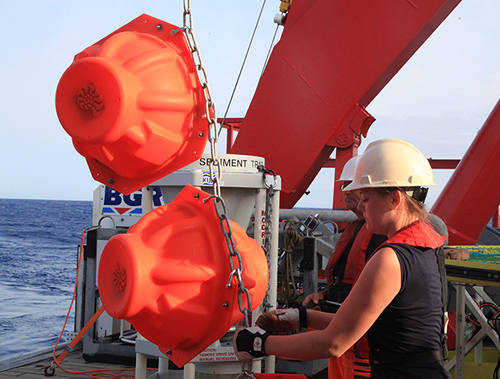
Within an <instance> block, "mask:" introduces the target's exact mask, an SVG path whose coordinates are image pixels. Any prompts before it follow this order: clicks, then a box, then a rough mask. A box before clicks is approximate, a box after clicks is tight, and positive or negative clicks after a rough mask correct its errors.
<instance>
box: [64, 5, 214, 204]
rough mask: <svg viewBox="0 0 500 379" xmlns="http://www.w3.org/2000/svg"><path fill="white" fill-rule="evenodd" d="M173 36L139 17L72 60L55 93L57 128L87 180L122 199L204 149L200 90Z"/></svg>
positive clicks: (180, 40)
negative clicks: (82, 161) (69, 142)
mask: <svg viewBox="0 0 500 379" xmlns="http://www.w3.org/2000/svg"><path fill="white" fill-rule="evenodd" d="M175 29H177V27H176V26H174V25H171V24H168V23H166V22H164V21H161V20H158V19H155V18H153V17H151V16H148V15H142V16H140V17H138V18H137V19H135V20H133V21H132V22H130V23H129V24H127V25H125V26H123V27H122V28H120V29H118V30H117V31H115V32H113V33H112V34H110V35H109V36H107V37H105V38H104V39H102V40H101V41H99V42H97V43H95V44H94V45H92V46H90V47H88V48H86V49H85V50H83V51H82V52H81V53H79V54H78V55H76V56H75V58H74V61H73V63H72V64H71V66H70V67H69V68H68V69H67V70H66V71H65V72H64V74H63V75H62V77H61V79H60V81H59V84H58V86H57V91H56V110H57V115H58V117H59V121H60V122H61V125H62V126H63V128H64V129H65V130H66V132H67V133H68V134H69V135H70V136H71V137H72V140H73V145H74V146H75V148H76V150H77V151H78V152H79V153H80V154H81V155H83V156H84V157H85V158H86V160H87V164H88V166H89V168H90V171H91V173H92V176H93V177H94V179H95V180H97V181H99V182H101V183H103V184H105V185H107V186H110V187H112V188H113V189H115V190H117V191H119V192H121V193H123V194H125V195H128V194H130V193H132V192H134V191H136V190H138V189H140V188H142V187H145V186H147V185H149V184H150V183H152V182H154V181H155V180H158V179H160V178H162V177H164V176H166V175H168V174H170V173H172V172H174V171H176V170H178V169H179V168H182V167H184V166H186V165H188V164H189V163H191V162H193V161H195V160H197V159H198V158H200V157H201V155H202V154H203V151H204V148H205V146H206V142H207V138H208V122H207V120H206V119H205V118H204V117H203V116H204V113H205V99H204V96H203V89H202V86H201V84H200V82H199V80H198V76H197V73H196V68H195V65H194V62H193V58H192V55H191V52H190V49H189V47H188V44H187V42H186V40H185V38H184V35H183V33H182V32H179V33H175V34H171V33H170V32H171V31H172V30H175Z"/></svg>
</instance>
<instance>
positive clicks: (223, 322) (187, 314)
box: [98, 185, 268, 367]
mask: <svg viewBox="0 0 500 379" xmlns="http://www.w3.org/2000/svg"><path fill="white" fill-rule="evenodd" d="M209 197H210V195H209V194H208V193H206V192H203V191H201V190H198V189H196V188H195V187H193V186H191V185H187V186H186V187H185V188H184V189H183V190H182V191H181V192H180V193H179V195H177V197H176V198H175V199H174V200H173V201H172V202H171V203H170V204H167V205H164V206H162V207H159V208H156V209H155V210H153V211H151V212H149V213H147V214H146V215H145V216H144V217H142V218H141V219H140V220H139V222H137V224H135V225H134V226H133V227H131V228H130V229H129V231H128V233H127V234H120V235H115V236H114V237H112V238H111V239H110V240H109V241H108V243H107V244H106V246H105V248H104V250H103V252H102V255H101V259H100V262H99V275H98V277H99V293H100V296H101V300H102V303H103V305H104V307H105V309H106V311H107V312H108V313H109V314H110V315H111V316H112V317H114V318H117V319H126V320H127V321H129V322H130V323H131V324H132V325H133V326H134V327H135V329H136V330H137V331H138V332H139V333H140V334H141V335H142V336H144V337H145V338H146V339H148V340H149V341H151V342H153V343H154V344H156V345H158V346H159V348H160V350H161V351H162V352H163V353H165V354H166V355H167V356H168V357H169V358H170V359H171V360H172V361H173V362H174V363H175V364H176V365H177V366H179V367H181V366H184V365H185V364H186V363H188V362H189V361H190V360H192V359H193V358H194V357H196V356H197V355H198V354H199V353H201V352H202V351H203V350H205V349H206V348H207V347H208V346H210V345H211V344H212V343H214V342H215V341H217V340H218V339H220V338H221V337H222V336H223V335H224V334H225V333H226V332H227V331H228V330H229V328H230V327H231V326H232V325H234V324H236V323H238V322H239V321H241V320H242V319H243V314H242V313H241V311H240V307H239V305H238V291H239V287H238V280H237V279H236V278H235V277H234V276H231V265H230V263H229V255H230V252H229V248H228V246H227V244H226V240H225V237H224V234H223V232H222V229H221V226H220V221H219V216H218V215H217V212H216V210H215V206H214V199H213V198H211V199H210V200H209V201H206V202H205V201H204V199H207V198H209ZM230 225H231V230H232V236H233V240H234V243H235V247H236V250H237V251H238V252H239V254H240V256H241V260H242V270H243V275H242V278H243V283H244V285H245V288H246V289H248V290H249V295H250V300H251V304H252V309H251V310H253V309H255V308H256V307H257V306H258V305H259V304H260V303H261V302H262V300H263V299H264V296H265V293H266V291H267V285H268V267H267V258H266V256H265V254H264V252H263V250H262V248H261V246H260V245H259V244H258V242H257V241H255V240H254V239H252V238H250V237H248V236H247V234H246V233H245V231H244V230H243V229H242V228H241V227H240V226H239V225H238V224H236V223H234V222H230ZM231 259H232V261H233V266H234V267H235V268H236V267H239V264H238V260H237V258H236V257H232V258H231ZM228 282H230V284H231V285H230V286H229V287H227V284H228ZM241 300H242V306H243V307H245V308H246V306H247V297H246V295H245V294H241Z"/></svg>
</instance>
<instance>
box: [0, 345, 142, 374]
mask: <svg viewBox="0 0 500 379" xmlns="http://www.w3.org/2000/svg"><path fill="white" fill-rule="evenodd" d="M52 361H53V359H52V358H47V359H44V360H40V361H37V362H33V363H29V364H26V365H23V366H19V367H16V368H12V369H9V370H5V371H1V372H0V378H2V379H3V378H5V379H9V378H16V379H17V378H20V379H40V378H41V377H46V376H45V368H46V367H47V366H50V364H51V362H52ZM61 367H62V368H63V369H65V370H67V371H68V372H65V371H63V370H61V369H60V368H56V369H55V373H54V376H53V377H54V378H87V379H88V378H89V377H90V373H89V372H88V371H90V370H99V371H101V370H103V371H104V370H106V371H107V372H108V373H109V372H112V373H114V374H127V375H132V377H133V375H135V368H134V367H131V366H125V365H118V364H111V363H99V362H86V361H85V360H84V359H83V353H82V351H73V352H71V353H70V354H68V356H67V357H66V358H65V359H64V361H63V362H62V363H61ZM124 369H125V370H128V371H123V370H124ZM109 370H113V371H109ZM120 370H122V371H120Z"/></svg>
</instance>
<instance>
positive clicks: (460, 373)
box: [455, 284, 465, 379]
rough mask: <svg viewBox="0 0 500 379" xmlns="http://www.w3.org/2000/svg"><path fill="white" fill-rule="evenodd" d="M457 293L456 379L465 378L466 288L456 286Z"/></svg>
mask: <svg viewBox="0 0 500 379" xmlns="http://www.w3.org/2000/svg"><path fill="white" fill-rule="evenodd" d="M455 289H456V291H457V332H456V361H455V362H456V363H455V378H456V379H463V378H464V360H465V286H462V285H460V284H458V285H456V286H455Z"/></svg>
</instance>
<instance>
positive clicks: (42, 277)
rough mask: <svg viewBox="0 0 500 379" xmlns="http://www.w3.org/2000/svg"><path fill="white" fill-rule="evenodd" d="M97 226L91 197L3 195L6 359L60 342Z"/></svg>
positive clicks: (1, 305)
mask: <svg viewBox="0 0 500 379" xmlns="http://www.w3.org/2000/svg"><path fill="white" fill-rule="evenodd" d="M91 224H92V202H91V201H58V200H18V199H0V337H1V338H0V359H4V358H7V357H10V356H14V355H17V354H20V353H26V352H30V351H34V350H37V349H41V348H46V347H53V346H54V344H55V343H56V341H57V339H58V337H59V334H60V333H61V330H62V328H63V325H64V320H65V317H66V314H67V312H68V309H69V306H70V304H71V297H72V295H73V289H74V282H75V275H76V267H77V256H78V253H77V251H78V245H79V244H80V242H81V237H82V230H84V229H86V228H88V227H89V226H91ZM73 326H74V312H72V313H71V317H70V320H69V321H68V323H67V325H66V331H73ZM61 341H62V342H64V341H65V339H64V336H63V338H62V340H61Z"/></svg>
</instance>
